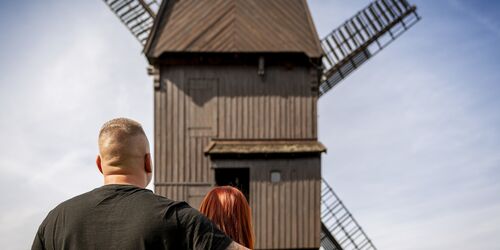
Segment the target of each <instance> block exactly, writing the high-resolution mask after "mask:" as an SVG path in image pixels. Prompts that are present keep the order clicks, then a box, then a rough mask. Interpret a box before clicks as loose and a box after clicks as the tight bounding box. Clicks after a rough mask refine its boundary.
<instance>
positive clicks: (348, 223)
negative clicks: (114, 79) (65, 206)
mask: <svg viewBox="0 0 500 250" xmlns="http://www.w3.org/2000/svg"><path fill="white" fill-rule="evenodd" d="M104 2H105V3H106V4H107V5H108V6H109V7H110V9H111V10H112V11H113V12H114V13H115V14H116V15H117V16H118V18H119V19H120V20H121V21H122V22H123V23H124V24H125V25H126V26H127V28H128V29H129V30H130V31H131V33H132V34H133V35H134V36H135V37H136V38H137V40H138V41H139V42H140V43H141V44H142V45H143V46H144V52H145V55H146V57H147V58H148V61H149V63H150V64H151V67H150V68H149V73H150V74H151V75H152V76H153V78H154V88H155V173H156V174H155V191H156V192H157V193H159V194H161V195H165V196H167V197H170V198H173V199H182V200H186V201H187V202H188V203H190V204H191V205H192V206H193V207H196V206H197V204H199V202H200V200H201V199H202V197H203V196H204V194H205V193H206V192H207V191H208V190H209V189H210V187H212V186H213V185H227V184H229V185H234V186H237V187H238V188H240V189H241V190H242V191H243V192H244V194H245V195H246V196H247V198H248V199H249V202H250V205H251V206H252V211H253V214H254V226H255V230H256V233H257V235H256V236H257V242H256V248H257V249H317V248H319V247H320V245H321V246H322V247H323V248H324V249H376V248H375V246H374V244H373V242H372V241H371V240H370V239H369V238H368V236H367V235H366V233H365V232H364V230H363V229H362V228H361V226H360V225H359V224H358V222H357V221H356V220H355V219H354V217H353V216H352V214H351V213H350V212H349V211H348V210H347V208H346V207H345V206H344V204H343V203H342V201H341V200H340V199H339V198H338V196H337V194H336V193H335V192H334V191H333V189H332V188H331V186H330V185H329V184H328V183H326V182H325V181H324V180H323V179H322V178H321V161H320V159H321V153H323V152H325V151H326V149H325V147H324V146H323V145H322V144H321V143H320V142H319V141H318V140H317V119H316V110H317V109H316V107H317V100H318V98H319V97H321V96H323V95H325V94H326V93H327V92H328V91H330V90H331V89H332V88H333V87H334V86H335V85H336V84H338V83H339V82H340V81H342V80H343V79H345V78H346V77H347V76H348V75H350V74H351V73H352V72H353V71H354V70H356V69H357V68H358V67H359V66H361V65H362V64H363V63H364V62H366V61H367V60H368V59H370V58H371V57H373V56H374V55H375V54H377V53H378V52H379V51H381V50H382V49H383V48H385V47H386V46H387V45H388V44H389V43H391V42H392V41H394V40H395V39H396V38H397V37H398V36H400V35H401V34H402V33H404V32H405V31H406V30H408V29H409V28H410V27H411V26H412V25H414V24H415V23H416V22H417V21H418V20H419V19H420V17H419V16H418V14H417V12H416V7H415V6H412V5H410V4H409V3H408V2H407V1H406V0H375V1H372V2H371V3H370V4H369V5H368V6H367V7H366V8H364V9H362V10H360V11H359V12H358V13H356V14H355V15H354V16H353V17H351V18H349V19H348V20H346V21H345V22H344V23H343V24H341V25H340V26H339V27H338V28H336V29H334V30H333V31H332V32H331V33H329V34H328V35H327V36H326V37H325V38H323V39H321V40H320V39H319V38H318V37H317V34H316V30H315V27H314V25H313V23H312V19H311V16H310V13H309V10H308V7H307V3H306V1H305V0H272V1H270V0H269V1H264V0H211V1H196V0H177V1H174V0H163V2H160V1H156V0H104Z"/></svg>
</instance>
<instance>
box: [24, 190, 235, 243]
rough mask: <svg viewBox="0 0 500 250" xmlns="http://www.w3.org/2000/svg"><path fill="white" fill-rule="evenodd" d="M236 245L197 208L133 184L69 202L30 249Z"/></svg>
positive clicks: (46, 222) (48, 221)
mask: <svg viewBox="0 0 500 250" xmlns="http://www.w3.org/2000/svg"><path fill="white" fill-rule="evenodd" d="M231 242H232V240H231V239H230V238H228V237H227V236H226V235H225V234H224V233H222V232H221V231H219V230H218V229H217V227H216V226H215V225H214V224H213V223H212V222H211V221H210V220H209V219H208V218H206V217H205V216H203V215H202V214H201V213H200V212H198V211H197V210H196V209H194V208H192V207H190V206H189V205H188V204H187V203H185V202H176V201H172V200H169V199H167V198H165V197H162V196H158V195H155V194H153V192H151V191H150V190H147V189H142V188H138V187H135V186H131V185H114V184H113V185H105V186H102V187H100V188H96V189H94V190H92V191H90V192H88V193H85V194H82V195H79V196H76V197H74V198H72V199H70V200H67V201H65V202H63V203H61V204H60V205H58V206H57V207H56V208H55V209H53V210H52V211H50V213H49V214H48V215H47V218H45V220H44V221H43V222H42V224H41V225H40V228H39V229H38V232H37V234H36V237H35V240H34V242H33V246H32V249H68V250H69V249H120V250H121V249H123V250H125V249H131V250H132V249H133V250H141V249H217V250H218V249H226V248H227V247H228V246H229V244H230V243H231Z"/></svg>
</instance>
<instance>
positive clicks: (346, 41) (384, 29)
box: [319, 0, 420, 96]
mask: <svg viewBox="0 0 500 250" xmlns="http://www.w3.org/2000/svg"><path fill="white" fill-rule="evenodd" d="M416 9H417V8H416V6H414V5H410V4H409V3H408V2H407V1H406V0H376V1H373V2H372V3H370V4H369V5H368V6H367V7H366V8H364V9H363V10H361V11H359V12H358V13H357V14H356V15H354V16H353V17H351V18H350V19H348V20H347V21H345V22H344V23H343V24H342V25H341V26H340V27H338V28H337V29H335V30H333V31H332V32H331V33H330V34H328V35H327V36H326V37H325V38H324V39H323V40H321V46H322V47H323V50H324V52H325V56H324V57H323V68H324V71H323V81H322V83H321V84H320V87H319V96H321V95H323V94H325V93H326V92H327V91H329V90H330V89H332V88H333V87H334V86H335V85H336V84H337V83H339V82H340V81H341V80H343V79H344V78H346V77H347V75H349V74H350V73H352V72H353V71H354V70H355V69H356V68H358V67H359V66H360V65H361V64H363V63H364V62H366V61H367V60H368V59H370V58H371V57H372V56H374V55H375V54H377V53H378V52H379V51H381V50H382V49H383V48H385V47H386V46H387V45H388V44H389V43H391V42H392V41H394V40H395V39H396V38H397V37H399V36H400V35H401V34H402V33H404V32H405V31H406V30H408V29H409V28H410V27H411V26H413V25H414V24H415V23H416V22H418V21H419V20H420V16H419V15H418V14H417V12H416Z"/></svg>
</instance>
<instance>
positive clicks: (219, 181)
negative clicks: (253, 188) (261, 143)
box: [215, 168, 250, 202]
mask: <svg viewBox="0 0 500 250" xmlns="http://www.w3.org/2000/svg"><path fill="white" fill-rule="evenodd" d="M249 176H250V171H249V169H248V168H216V169H215V184H216V185H217V186H233V187H236V188H238V189H239V190H240V191H241V192H242V193H243V194H244V195H245V197H246V198H247V201H249V202H250V199H249V198H250V196H249V194H250V193H249V191H250V177H249Z"/></svg>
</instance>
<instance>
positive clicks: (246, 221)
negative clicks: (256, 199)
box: [200, 186, 254, 249]
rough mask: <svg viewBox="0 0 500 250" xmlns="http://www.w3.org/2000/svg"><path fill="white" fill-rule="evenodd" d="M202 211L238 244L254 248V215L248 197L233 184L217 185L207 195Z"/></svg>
mask: <svg viewBox="0 0 500 250" xmlns="http://www.w3.org/2000/svg"><path fill="white" fill-rule="evenodd" d="M200 212H201V213H202V214H204V215H205V216H207V217H208V218H209V219H210V220H212V221H213V222H214V223H215V224H216V225H217V226H218V227H219V229H220V230H222V231H223V232H224V233H226V234H227V235H228V236H229V237H231V239H233V240H234V241H236V242H237V243H238V244H240V245H243V246H245V247H247V248H250V249H252V248H253V245H254V235H253V228H252V215H251V210H250V206H249V205H248V202H247V199H246V198H245V196H244V195H243V193H241V191H240V190H238V189H237V188H234V187H231V186H223V187H216V188H214V189H212V190H211V191H210V192H208V194H207V195H206V196H205V198H204V199H203V201H202V202H201V205H200Z"/></svg>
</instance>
